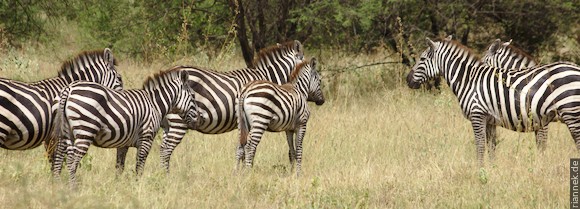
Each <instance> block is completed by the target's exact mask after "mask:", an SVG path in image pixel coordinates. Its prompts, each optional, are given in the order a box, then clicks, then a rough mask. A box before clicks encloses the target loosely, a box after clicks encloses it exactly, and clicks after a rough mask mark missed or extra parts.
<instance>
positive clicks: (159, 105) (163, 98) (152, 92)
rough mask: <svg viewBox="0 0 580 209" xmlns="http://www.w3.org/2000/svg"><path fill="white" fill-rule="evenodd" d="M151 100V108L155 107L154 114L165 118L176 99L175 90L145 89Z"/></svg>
mask: <svg viewBox="0 0 580 209" xmlns="http://www.w3.org/2000/svg"><path fill="white" fill-rule="evenodd" d="M145 89H146V91H147V93H148V94H149V96H150V97H151V100H152V101H153V104H152V105H153V107H155V109H156V112H158V113H159V114H160V116H161V117H163V116H165V115H166V114H167V113H168V112H169V110H170V109H171V107H172V106H173V104H175V100H176V99H177V95H176V94H177V93H176V92H178V91H177V90H176V89H163V88H158V87H156V88H145Z"/></svg>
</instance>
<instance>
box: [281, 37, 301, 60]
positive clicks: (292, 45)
mask: <svg viewBox="0 0 580 209" xmlns="http://www.w3.org/2000/svg"><path fill="white" fill-rule="evenodd" d="M276 46H278V48H280V49H284V51H285V52H286V53H288V54H291V55H293V57H294V59H295V60H296V62H295V64H299V63H301V62H302V61H304V47H303V46H302V43H300V41H298V40H294V41H290V42H287V43H284V44H280V43H277V44H276Z"/></svg>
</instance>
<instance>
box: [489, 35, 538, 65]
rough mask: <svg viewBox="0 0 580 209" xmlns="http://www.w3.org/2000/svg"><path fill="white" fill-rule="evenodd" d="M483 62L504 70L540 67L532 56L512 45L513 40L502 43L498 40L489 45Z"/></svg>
mask: <svg viewBox="0 0 580 209" xmlns="http://www.w3.org/2000/svg"><path fill="white" fill-rule="evenodd" d="M481 62H482V63H484V64H486V65H488V66H492V67H498V68H503V69H522V68H529V67H534V66H537V65H538V63H536V61H535V60H534V58H533V57H532V56H530V55H529V54H527V53H526V52H524V51H522V50H521V49H519V48H517V47H515V46H513V45H511V40H510V41H508V42H505V43H501V40H500V39H496V40H495V41H493V43H491V45H489V47H488V48H487V51H486V52H485V54H484V56H483V57H482V58H481Z"/></svg>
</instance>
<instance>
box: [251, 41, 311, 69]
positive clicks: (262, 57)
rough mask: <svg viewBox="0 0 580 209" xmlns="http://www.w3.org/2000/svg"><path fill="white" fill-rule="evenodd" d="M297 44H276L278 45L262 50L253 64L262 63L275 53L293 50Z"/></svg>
mask: <svg viewBox="0 0 580 209" xmlns="http://www.w3.org/2000/svg"><path fill="white" fill-rule="evenodd" d="M295 43H296V41H287V42H285V43H282V44H276V45H272V46H269V47H266V48H263V49H262V50H260V52H258V55H257V56H256V57H255V58H254V60H253V64H254V65H256V64H258V63H260V61H262V60H265V59H267V58H268V55H270V54H272V53H274V52H279V51H283V50H286V49H292V48H293V47H294V44H295ZM301 49H302V47H300V50H301Z"/></svg>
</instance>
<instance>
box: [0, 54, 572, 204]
mask: <svg viewBox="0 0 580 209" xmlns="http://www.w3.org/2000/svg"><path fill="white" fill-rule="evenodd" d="M67 53H68V54H67V55H68V56H69V57H70V56H72V55H74V54H75V53H76V52H75V51H73V50H71V51H67ZM38 54H41V53H40V52H29V51H24V52H23V51H9V52H7V53H5V54H4V55H2V56H0V67H1V69H2V70H1V71H0V76H2V77H9V78H14V79H18V80H24V81H34V80H38V79H41V78H45V77H49V76H52V75H55V74H56V70H57V69H58V67H59V66H60V63H61V62H62V61H63V60H64V59H66V58H67V57H66V56H65V57H56V56H57V55H42V56H41V55H38ZM59 56H62V55H59ZM307 56H308V57H310V56H311V54H308V53H307ZM319 56H322V58H319V59H320V60H321V61H322V66H323V67H324V66H327V67H328V66H331V65H340V64H345V65H346V64H349V63H350V64H352V63H354V64H355V65H360V64H363V63H366V62H371V61H373V60H377V59H379V58H380V56H376V57H372V56H366V57H356V58H354V59H351V60H344V59H342V58H339V57H338V56H336V55H335V56H331V55H328V56H326V55H324V54H323V55H319ZM231 60H235V61H233V62H232V61H231ZM173 64H195V65H200V66H208V67H210V68H218V69H235V68H239V67H242V66H243V63H242V61H241V58H239V57H238V56H235V55H233V54H232V55H229V54H226V55H224V56H221V57H218V58H216V59H213V60H210V59H209V58H207V57H203V56H192V57H188V58H184V59H178V60H172V61H159V62H157V63H153V64H143V63H139V62H136V61H131V60H120V65H119V67H118V69H119V71H121V73H122V74H123V76H124V81H125V83H126V87H127V88H136V87H139V86H140V84H141V83H142V81H143V80H144V79H145V76H147V75H150V74H151V73H153V72H156V71H158V70H162V69H166V68H168V67H170V66H171V65H173ZM386 67H387V68H385V66H377V67H374V68H369V69H364V71H356V72H349V73H343V74H341V75H340V77H332V78H329V77H327V78H325V82H327V83H325V85H326V90H325V91H326V92H327V93H328V94H329V95H328V96H327V97H328V101H327V102H326V103H325V104H324V105H323V106H320V107H318V106H315V105H314V104H312V105H311V107H312V109H313V114H312V117H311V119H310V121H309V124H308V130H307V134H306V137H305V142H304V143H305V144H304V160H303V173H302V176H300V177H298V178H297V177H296V176H295V175H294V173H293V172H291V171H289V162H288V157H287V144H286V140H285V135H284V134H283V133H267V134H266V135H265V136H264V139H263V140H262V143H261V144H260V145H259V147H258V151H257V154H256V159H255V166H254V168H253V169H252V170H250V171H248V172H244V173H242V174H234V172H233V171H234V165H235V161H234V154H235V145H236V139H237V132H236V131H233V132H230V133H226V134H221V135H203V134H200V133H197V132H193V131H190V132H189V133H188V134H187V136H186V139H185V140H184V142H183V143H182V144H181V145H180V146H179V147H178V148H177V149H176V151H175V152H174V155H173V156H172V161H171V163H172V164H171V165H172V168H171V169H172V172H171V173H170V174H169V175H166V174H165V172H164V171H163V170H162V169H161V166H160V163H159V143H160V140H159V138H158V139H157V140H156V144H155V145H154V147H153V150H152V151H151V154H150V156H149V158H148V160H147V162H146V166H145V172H144V175H143V176H142V177H141V178H136V176H135V175H134V172H133V170H134V165H135V158H134V156H135V150H134V149H130V152H129V155H128V156H129V158H128V162H127V166H128V169H127V170H126V171H125V173H124V174H122V175H120V176H116V175H115V172H114V161H115V150H112V149H101V148H97V147H94V146H93V147H91V148H90V150H89V153H88V154H87V156H85V158H84V159H83V161H82V167H81V168H80V169H79V171H78V172H77V175H78V178H79V182H80V186H79V189H78V190H77V191H71V190H69V188H68V185H67V184H66V180H67V175H66V174H65V175H64V176H63V179H62V180H61V181H55V180H52V179H51V176H50V173H49V165H48V163H47V161H46V158H45V153H44V150H43V148H37V149H34V150H31V151H7V150H0V159H1V160H0V203H1V204H0V208H418V207H420V208H567V207H568V206H569V200H568V195H569V186H568V185H569V159H570V158H571V157H578V152H577V151H576V149H575V148H574V146H573V142H572V139H571V137H570V133H569V132H568V130H567V128H566V127H565V126H564V125H563V124H557V123H554V124H552V125H550V131H549V139H548V148H547V150H546V151H545V152H544V153H539V152H538V151H537V150H536V147H535V142H534V136H533V134H520V133H514V132H510V131H506V130H504V129H500V130H499V141H500V142H499V146H498V148H497V151H496V159H495V161H494V162H492V163H490V162H489V160H488V159H487V158H486V166H485V168H484V169H483V170H480V169H479V168H478V167H477V163H476V162H477V161H476V155H475V154H476V153H475V146H474V139H473V135H472V130H471V125H470V124H469V122H468V121H467V120H466V119H464V118H463V116H462V114H461V112H460V109H459V107H458V104H457V102H456V98H455V96H454V95H453V94H452V93H451V92H450V91H449V89H447V88H444V89H443V90H442V93H440V94H439V93H432V92H424V91H420V90H419V91H413V90H410V89H408V88H407V87H406V86H404V85H401V83H397V81H399V82H400V79H399V78H388V77H389V76H391V75H398V73H399V72H403V71H407V70H408V69H400V68H395V67H393V68H388V67H389V66H386ZM385 72H387V73H385ZM323 76H324V73H323ZM385 77H387V78H385ZM330 82H332V83H330ZM393 83H394V84H393ZM65 171H66V170H65ZM65 173H66V172H65Z"/></svg>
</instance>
